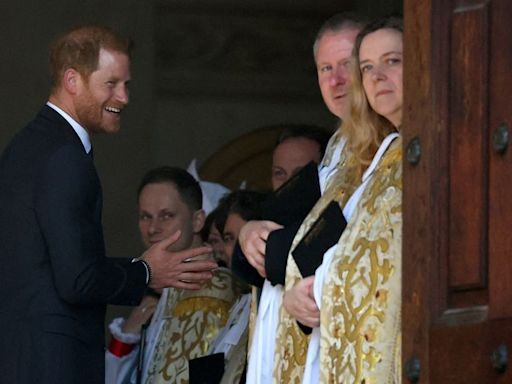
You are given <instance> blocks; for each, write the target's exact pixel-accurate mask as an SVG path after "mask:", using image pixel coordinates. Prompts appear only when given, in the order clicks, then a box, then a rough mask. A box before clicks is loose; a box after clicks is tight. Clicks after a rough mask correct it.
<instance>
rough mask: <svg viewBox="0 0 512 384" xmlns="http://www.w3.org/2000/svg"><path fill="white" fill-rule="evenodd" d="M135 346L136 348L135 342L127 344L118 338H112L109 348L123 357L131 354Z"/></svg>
mask: <svg viewBox="0 0 512 384" xmlns="http://www.w3.org/2000/svg"><path fill="white" fill-rule="evenodd" d="M133 348H135V344H126V343H123V342H122V341H119V340H117V339H116V338H114V337H113V338H112V340H111V341H110V345H109V346H108V350H109V351H110V352H111V353H112V354H113V355H115V356H117V357H123V356H126V355H127V354H129V353H130V352H131V351H132V350H133Z"/></svg>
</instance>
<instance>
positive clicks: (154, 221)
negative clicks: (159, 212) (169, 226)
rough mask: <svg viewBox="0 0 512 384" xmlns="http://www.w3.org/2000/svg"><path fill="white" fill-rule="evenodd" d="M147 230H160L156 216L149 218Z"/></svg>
mask: <svg viewBox="0 0 512 384" xmlns="http://www.w3.org/2000/svg"><path fill="white" fill-rule="evenodd" d="M148 232H149V233H151V234H154V233H158V232H160V221H159V220H158V219H157V218H155V219H151V221H150V222H149V226H148Z"/></svg>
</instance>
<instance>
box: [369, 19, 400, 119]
mask: <svg viewBox="0 0 512 384" xmlns="http://www.w3.org/2000/svg"><path fill="white" fill-rule="evenodd" d="M359 68H360V70H361V76H362V80H363V88H364V91H365V93H366V97H367V99H368V102H369V103H370V106H371V107H372V109H373V110H374V111H375V112H377V113H378V114H379V115H381V116H383V117H385V118H386V119H388V120H389V121H390V122H391V123H392V124H393V125H394V126H395V127H398V126H400V125H401V123H402V104H403V92H402V90H403V86H402V33H401V32H400V31H397V30H395V29H391V28H385V29H379V30H377V31H375V32H372V33H370V34H368V35H366V36H365V37H364V38H363V41H362V42H361V47H360V49H359Z"/></svg>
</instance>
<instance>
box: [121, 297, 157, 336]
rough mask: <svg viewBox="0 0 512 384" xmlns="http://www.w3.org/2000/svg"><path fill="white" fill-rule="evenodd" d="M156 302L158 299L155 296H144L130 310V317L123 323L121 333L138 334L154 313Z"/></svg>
mask: <svg viewBox="0 0 512 384" xmlns="http://www.w3.org/2000/svg"><path fill="white" fill-rule="evenodd" d="M158 300H159V299H158V297H155V296H151V295H147V296H144V297H143V298H142V301H141V302H140V304H139V305H138V306H136V307H135V308H133V309H132V311H131V312H130V316H128V318H127V319H126V321H125V322H124V323H123V326H122V331H123V333H134V334H139V333H140V330H141V328H142V326H143V325H144V324H145V323H146V321H148V319H149V318H150V317H151V316H152V315H153V313H154V312H155V309H156V306H157V304H158Z"/></svg>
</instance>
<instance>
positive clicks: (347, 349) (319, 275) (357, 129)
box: [274, 17, 403, 383]
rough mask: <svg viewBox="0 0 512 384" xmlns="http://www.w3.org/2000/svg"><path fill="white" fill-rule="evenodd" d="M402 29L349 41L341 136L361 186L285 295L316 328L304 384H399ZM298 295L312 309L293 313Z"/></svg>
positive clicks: (379, 25)
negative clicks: (325, 244) (312, 267)
mask: <svg viewBox="0 0 512 384" xmlns="http://www.w3.org/2000/svg"><path fill="white" fill-rule="evenodd" d="M402 29H403V28H402V21H401V19H398V18H394V17H389V18H385V19H381V20H378V21H376V22H373V23H370V24H369V25H368V26H367V27H365V28H364V29H363V30H362V31H361V32H360V34H359V35H358V37H357V39H356V44H355V47H354V54H353V56H354V63H353V69H352V72H353V73H352V88H351V110H350V118H349V119H348V120H347V121H346V122H345V123H344V125H343V130H344V135H345V137H346V138H347V150H348V151H349V155H348V156H349V157H350V159H349V160H347V162H348V163H350V164H352V166H353V167H355V172H356V174H357V175H358V176H359V177H360V178H361V179H360V181H361V184H360V185H359V187H358V188H357V189H356V190H355V191H354V192H353V193H352V195H351V197H350V198H349V199H348V201H347V203H346V204H345V206H344V208H343V214H344V216H345V218H346V220H347V223H348V224H347V227H346V229H345V231H344V232H343V234H342V236H341V238H340V240H339V242H338V244H337V246H335V247H332V248H331V249H330V250H328V251H327V252H326V254H325V255H324V261H323V264H322V265H321V266H320V267H319V268H318V269H317V271H316V273H315V275H314V276H312V277H309V278H306V279H303V280H301V281H300V282H299V283H296V284H294V285H293V286H289V285H288V282H287V285H286V289H287V292H286V294H285V296H284V303H283V304H284V308H285V310H286V312H287V313H288V314H289V315H291V316H293V317H294V318H296V319H297V320H299V321H300V322H301V323H303V324H306V325H310V326H312V327H314V329H313V334H312V336H311V340H310V341H309V343H308V346H307V355H306V356H304V360H305V364H304V371H303V373H302V374H301V375H300V379H301V381H302V382H303V383H318V382H321V383H328V382H329V383H330V382H344V383H363V382H365V383H397V382H400V305H401V297H400V294H401V292H400V290H401V225H402V217H401V190H402V186H401V159H402V157H401V156H402V153H401V140H400V138H399V131H400V125H401V122H402V104H403V97H402ZM304 287H311V288H310V289H307V290H306V291H307V295H308V296H309V297H308V298H306V300H307V299H309V300H314V302H315V303H316V305H317V306H318V308H316V307H315V308H311V309H308V308H306V306H305V305H303V304H302V305H300V303H301V302H302V303H303V302H304V300H305V299H304V297H303V292H304V291H305V290H304ZM318 325H320V326H319V327H318ZM290 340H291V338H290V335H288V334H287V330H286V329H285V328H284V327H281V326H280V329H279V337H278V343H282V344H283V345H284V346H285V347H284V351H283V350H282V351H281V362H280V364H279V362H277V361H276V365H275V367H274V379H275V381H276V382H279V381H283V380H286V379H287V377H286V372H287V370H290V363H292V361H291V360H289V359H288V361H286V356H289V354H288V353H287V352H290V351H287V350H286V348H287V347H286V345H291V344H293V343H291V342H290ZM277 357H278V356H277V355H276V358H277ZM276 360H277V359H276ZM283 360H284V361H283ZM295 375H297V373H296V372H295ZM296 378H297V376H295V377H294V379H296Z"/></svg>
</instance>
